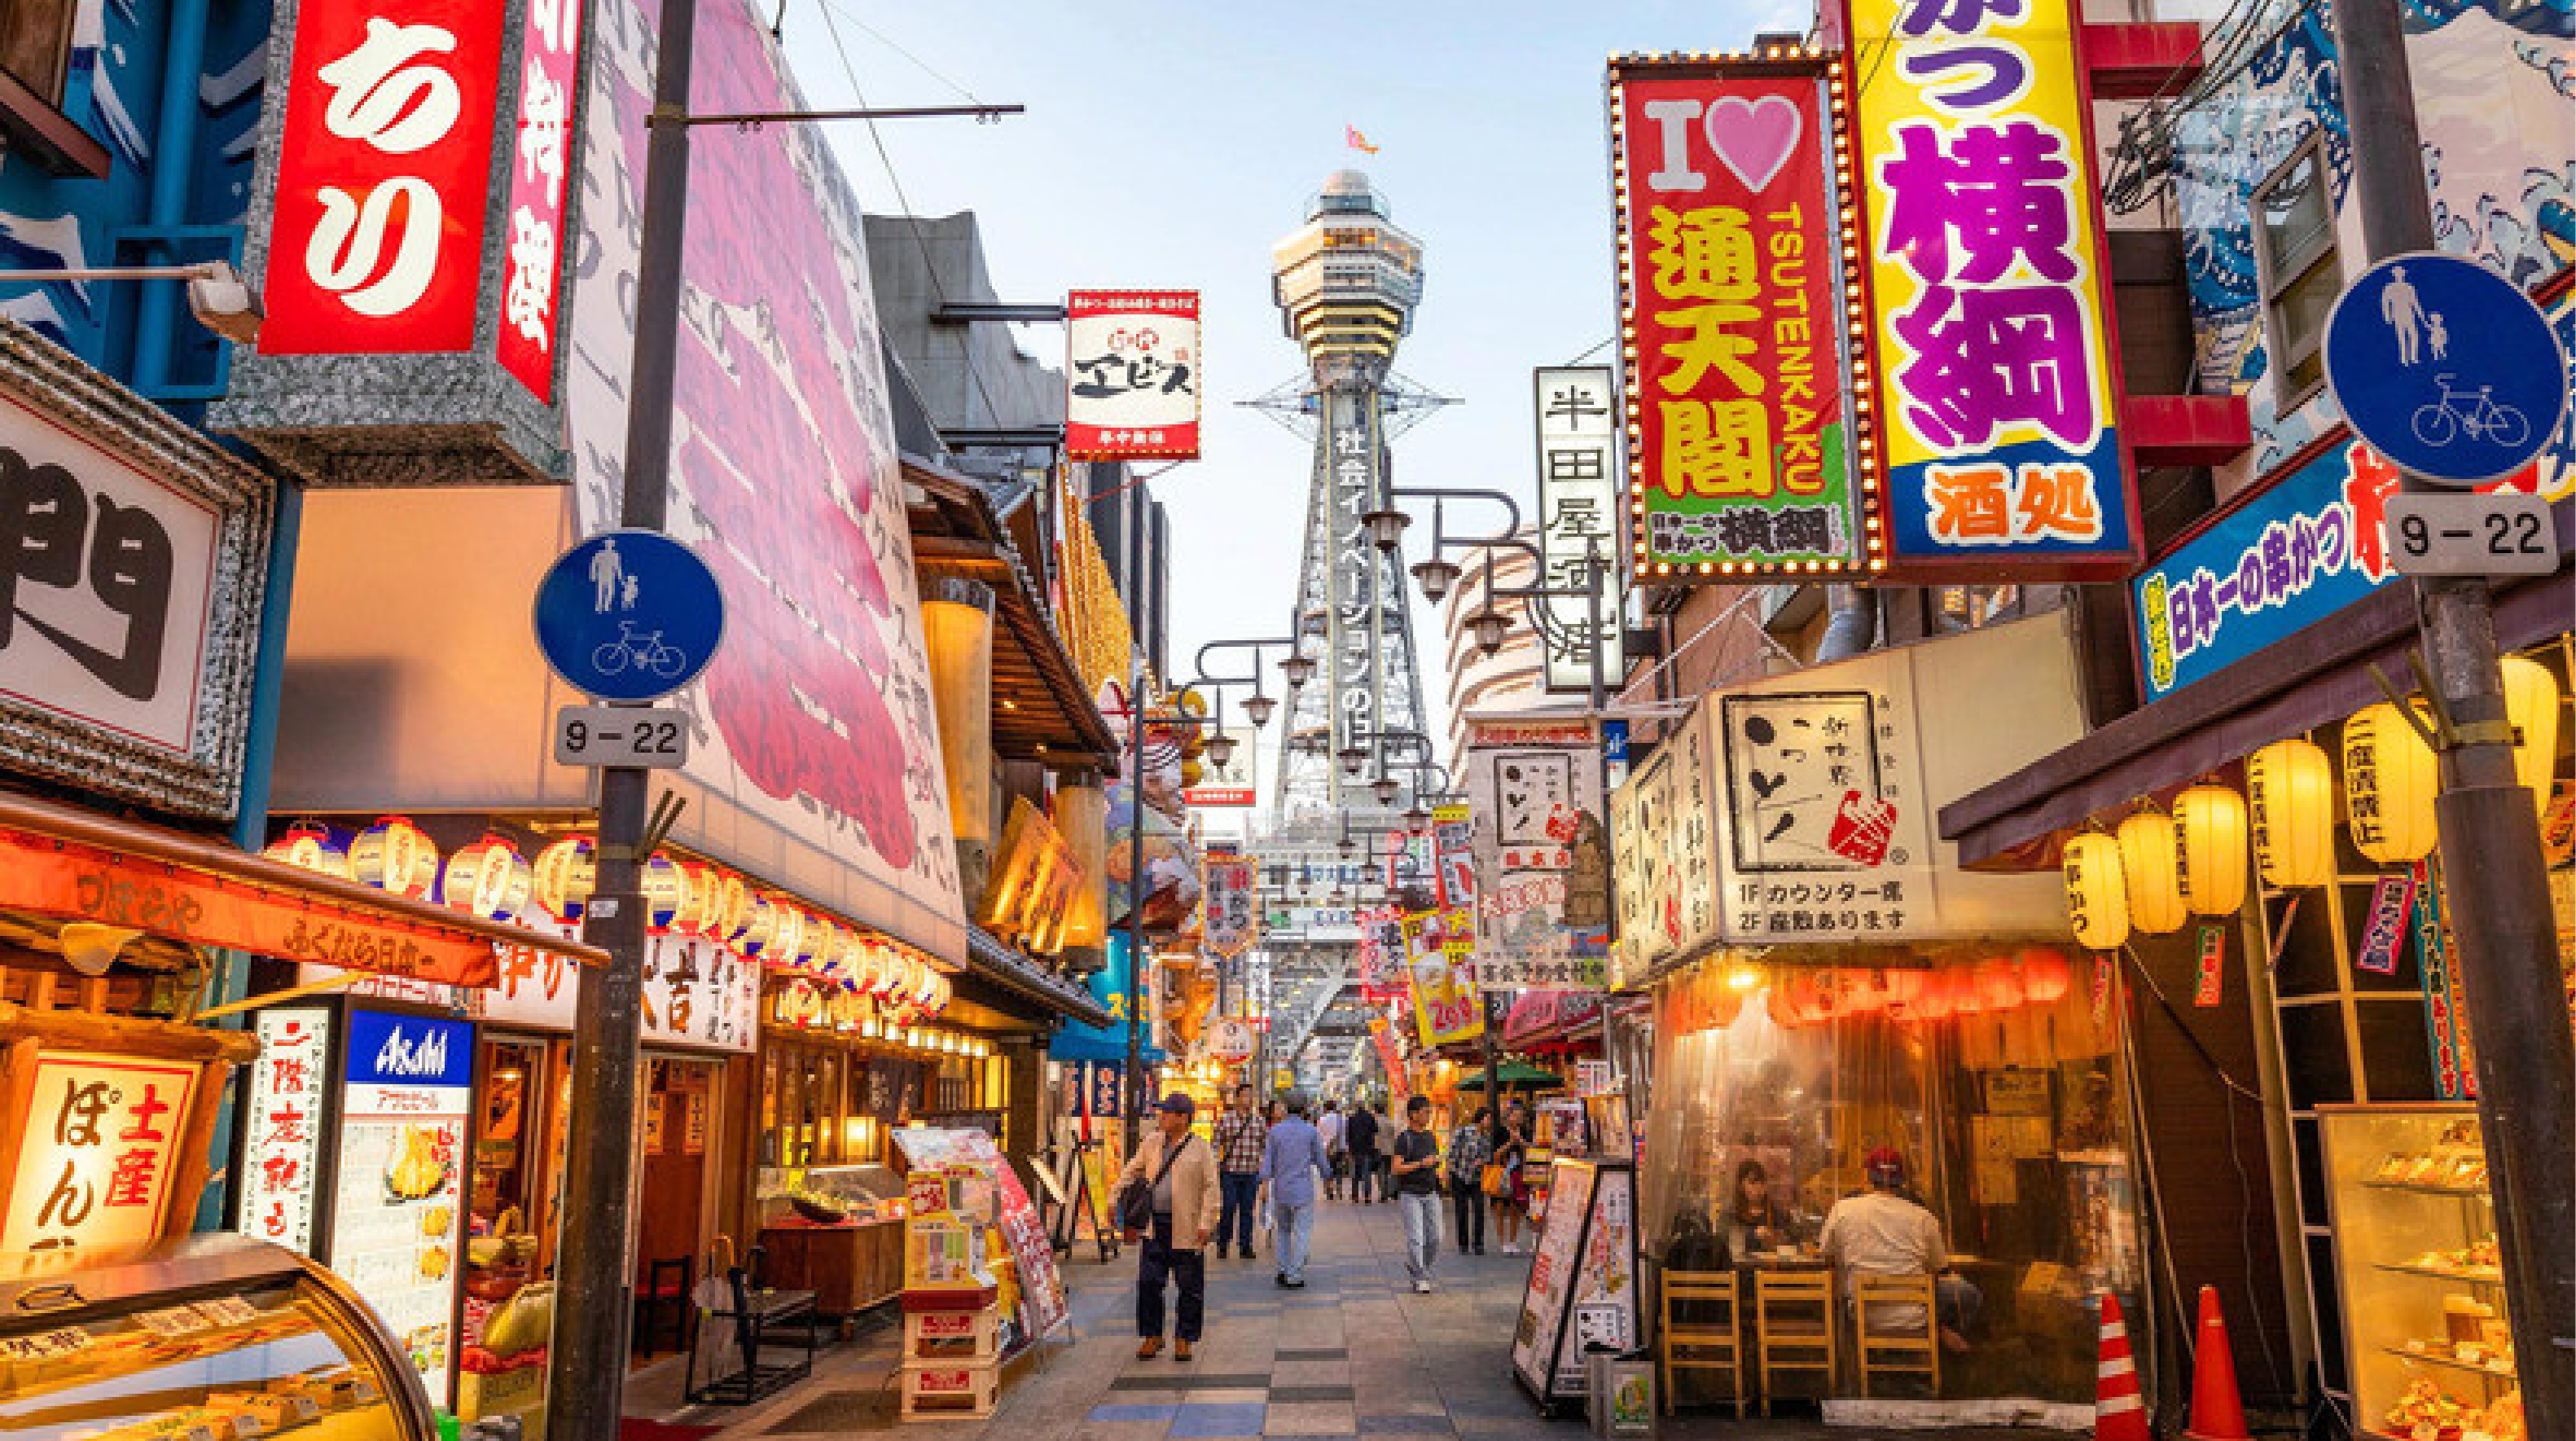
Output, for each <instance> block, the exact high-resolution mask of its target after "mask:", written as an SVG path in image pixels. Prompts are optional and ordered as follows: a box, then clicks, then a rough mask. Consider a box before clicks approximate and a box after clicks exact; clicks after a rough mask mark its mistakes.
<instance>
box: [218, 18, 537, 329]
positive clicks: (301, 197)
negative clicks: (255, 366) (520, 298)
mask: <svg viewBox="0 0 2576 1441" xmlns="http://www.w3.org/2000/svg"><path fill="white" fill-rule="evenodd" d="M507 8H508V7H507V6H506V5H504V4H503V3H502V0H412V3H405V4H400V5H397V4H393V3H390V0H371V3H351V4H335V5H315V4H307V5H304V6H301V7H299V8H298V11H297V14H296V23H295V50H294V58H293V61H292V65H293V69H292V71H291V72H290V78H289V82H288V90H287V93H286V101H285V105H286V112H285V118H284V121H283V124H282V126H281V144H280V146H279V149H278V158H277V203H276V211H275V217H274V220H273V222H272V226H273V229H272V234H271V237H270V243H269V248H268V270H267V274H266V275H265V277H264V278H263V280H262V283H261V287H260V296H261V301H262V303H263V304H264V305H265V307H266V308H267V312H268V318H267V321H266V323H265V324H263V325H262V326H261V328H260V335H259V348H260V350H261V351H262V352H263V353H266V354H270V355H298V354H300V355H313V354H343V355H346V354H381V353H385V352H389V351H435V350H463V349H466V348H467V347H468V346H470V345H472V344H473V343H474V316H475V300H476V296H477V291H478V288H479V285H480V281H481V273H480V271H481V264H482V255H483V228H484V199H485V195H484V187H485V184H486V179H487V172H488V170H489V168H490V163H491V158H492V142H493V130H494V124H493V120H494V116H495V115H496V113H497V112H498V110H499V104H500V79H501V29H502V24H501V22H502V16H503V13H504V11H505V10H506V9H507ZM566 68H567V70H568V69H569V64H568V62H567V66H566Z"/></svg>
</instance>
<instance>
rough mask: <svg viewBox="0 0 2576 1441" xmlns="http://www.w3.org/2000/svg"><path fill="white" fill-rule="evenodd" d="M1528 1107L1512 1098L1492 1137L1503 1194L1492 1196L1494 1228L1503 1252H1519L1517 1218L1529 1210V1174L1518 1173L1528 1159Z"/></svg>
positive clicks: (1519, 1229) (1519, 1224) (1505, 1253)
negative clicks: (1500, 1124) (1502, 1181)
mask: <svg viewBox="0 0 2576 1441" xmlns="http://www.w3.org/2000/svg"><path fill="white" fill-rule="evenodd" d="M1529 1124H1530V1122H1529V1108H1528V1107H1526V1106H1523V1105H1522V1104H1521V1103H1520V1102H1518V1101H1514V1102H1512V1104H1511V1106H1510V1108H1509V1109H1507V1110H1506V1111H1504V1112H1503V1124H1502V1126H1501V1128H1500V1130H1498V1131H1497V1132H1496V1134H1495V1137H1494V1159H1495V1160H1496V1161H1498V1162H1500V1163H1501V1164H1502V1167H1503V1180H1504V1186H1503V1194H1501V1195H1499V1196H1497V1197H1495V1198H1494V1229H1495V1230H1497V1231H1500V1232H1502V1234H1503V1254H1504V1255H1506V1256H1517V1255H1519V1254H1520V1253H1521V1218H1522V1217H1523V1216H1525V1215H1527V1214H1528V1212H1529V1178H1528V1177H1527V1176H1525V1175H1523V1174H1522V1170H1523V1168H1524V1167H1525V1166H1526V1165H1527V1164H1528V1161H1529V1148H1530V1131H1529Z"/></svg>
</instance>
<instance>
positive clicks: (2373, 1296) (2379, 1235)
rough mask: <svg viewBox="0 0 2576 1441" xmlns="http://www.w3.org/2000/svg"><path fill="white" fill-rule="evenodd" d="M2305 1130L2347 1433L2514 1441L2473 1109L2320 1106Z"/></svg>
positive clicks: (2509, 1375)
mask: <svg viewBox="0 0 2576 1441" xmlns="http://www.w3.org/2000/svg"><path fill="white" fill-rule="evenodd" d="M2318 1120H2319V1122H2320V1129H2321V1132H2322V1134H2323V1137H2324V1140H2325V1162H2326V1175H2327V1178H2328V1199H2329V1203H2330V1205H2331V1207H2332V1217H2333V1222H2334V1227H2333V1230H2334V1246H2335V1269H2336V1271H2337V1273H2338V1274H2339V1275H2340V1277H2341V1278H2342V1288H2343V1317H2344V1327H2343V1331H2344V1345H2345V1347H2346V1365H2347V1367H2348V1371H2347V1374H2348V1375H2350V1376H2351V1377H2352V1383H2353V1403H2354V1413H2355V1414H2354V1420H2355V1422H2356V1423H2357V1425H2358V1428H2359V1429H2360V1430H2361V1431H2362V1432H2363V1433H2364V1434H2366V1435H2372V1436H2386V1437H2397V1438H2403V1441H2416V1438H2419V1437H2421V1438H2426V1441H2484V1438H2489V1437H2494V1438H2506V1437H2514V1438H2518V1437H2520V1435H2521V1434H2522V1428H2521V1421H2520V1416H2521V1395H2520V1392H2519V1391H2518V1390H2517V1389H2516V1385H2515V1381H2514V1354H2513V1336H2512V1332H2511V1330H2510V1329H2509V1328H2508V1327H2507V1325H2506V1322H2505V1312H2504V1282H2503V1276H2502V1273H2501V1272H2500V1270H2499V1269H2498V1263H2497V1255H2496V1234H2495V1210H2494V1203H2493V1202H2492V1201H2491V1200H2490V1199H2489V1195H2488V1191H2487V1162H2486V1153H2485V1151H2484V1149H2483V1148H2482V1147H2481V1145H2480V1144H2479V1139H2478V1120H2477V1112H2476V1110H2475V1108H2473V1107H2470V1106H2466V1105H2423V1106H2321V1107H2319V1108H2318Z"/></svg>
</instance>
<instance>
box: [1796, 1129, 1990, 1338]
mask: <svg viewBox="0 0 2576 1441" xmlns="http://www.w3.org/2000/svg"><path fill="white" fill-rule="evenodd" d="M1862 1165H1863V1168H1864V1169H1865V1170H1866V1171H1867V1173H1868V1175H1869V1189H1868V1190H1866V1191H1863V1192H1861V1193H1860V1194H1858V1195H1854V1196H1845V1197H1844V1198H1842V1199H1841V1200H1839V1201H1836V1202H1835V1203H1834V1209H1833V1210H1832V1211H1831V1212H1829V1213H1827V1214H1826V1216H1825V1230H1824V1234H1823V1235H1822V1236H1821V1237H1820V1238H1818V1239H1819V1244H1820V1246H1821V1248H1822V1249H1823V1251H1824V1253H1825V1255H1826V1257H1827V1258H1828V1259H1829V1260H1831V1261H1832V1262H1833V1263H1834V1266H1835V1268H1836V1269H1837V1270H1839V1271H1840V1272H1841V1273H1842V1274H1843V1276H1844V1277H1845V1278H1846V1280H1845V1284H1846V1285H1848V1284H1849V1280H1848V1278H1849V1277H1851V1276H1853V1275H1855V1274H1857V1275H1863V1276H1930V1277H1932V1278H1934V1279H1933V1293H1934V1297H1935V1302H1936V1304H1937V1305H1938V1306H1939V1308H1940V1312H1941V1317H1940V1320H1941V1326H1940V1335H1941V1349H1943V1350H1945V1351H1953V1352H1957V1351H1965V1350H1967V1349H1968V1337H1967V1330H1968V1327H1969V1326H1971V1325H1972V1324H1974V1323H1975V1321H1976V1319H1977V1310H1978V1308H1979V1307H1981V1306H1983V1305H1984V1304H1985V1293H1984V1292H1982V1291H1979V1290H1978V1289H1977V1287H1976V1284H1975V1283H1974V1282H1972V1281H1970V1280H1969V1279H1968V1278H1967V1277H1965V1276H1961V1275H1958V1274H1956V1273H1954V1272H1953V1271H1951V1270H1950V1259H1949V1253H1948V1252H1947V1251H1946V1250H1945V1249H1944V1248H1943V1246H1942V1243H1941V1218H1940V1217H1938V1216H1935V1215H1933V1214H1932V1212H1931V1211H1930V1210H1929V1209H1928V1208H1927V1207H1925V1206H1924V1205H1923V1203H1922V1202H1920V1201H1916V1200H1914V1199H1912V1198H1911V1197H1910V1196H1908V1195H1907V1194H1906V1190H1907V1188H1906V1184H1905V1157H1904V1156H1903V1155H1902V1154H1901V1153H1899V1152H1898V1151H1897V1149H1896V1148H1895V1147H1893V1146H1880V1147H1878V1148H1877V1149H1875V1150H1873V1151H1871V1152H1870V1153H1869V1155H1868V1156H1867V1157H1866V1158H1865V1159H1864V1161H1863V1162H1862ZM1921 1312H1922V1308H1921V1307H1918V1306H1903V1307H1897V1306H1891V1307H1888V1308H1887V1314H1886V1315H1885V1316H1884V1317H1883V1318H1882V1317H1876V1316H1874V1317H1873V1318H1872V1320H1873V1322H1876V1321H1879V1320H1882V1319H1883V1320H1884V1321H1885V1323H1886V1325H1887V1327H1888V1328H1889V1329H1891V1330H1917V1329H1919V1328H1921V1327H1922V1326H1923V1325H1924V1324H1925V1322H1926V1319H1927V1318H1926V1317H1924V1316H1923V1315H1922V1314H1921ZM1908 1313H1911V1314H1908Z"/></svg>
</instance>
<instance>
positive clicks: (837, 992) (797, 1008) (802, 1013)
mask: <svg viewBox="0 0 2576 1441" xmlns="http://www.w3.org/2000/svg"><path fill="white" fill-rule="evenodd" d="M929 1014H930V1013H929V1011H928V1010H927V1009H925V1008H923V1007H920V1006H917V1005H914V1004H911V1003H910V1002H908V1001H905V1002H892V1001H889V1002H887V1003H886V1004H884V1005H879V1004H875V1003H872V1002H871V1000H870V998H869V995H868V993H867V992H865V991H862V990H857V989H850V988H843V987H839V986H834V985H830V984H820V985H818V984H816V982H815V980H814V979H812V978H809V977H805V976H798V977H796V978H794V979H793V980H790V981H788V982H787V983H786V984H785V985H783V986H781V987H779V988H778V990H777V991H775V992H774V993H773V994H772V997H771V1000H770V1018H771V1019H772V1020H774V1021H776V1022H777V1023H778V1024H779V1025H782V1026H786V1027H789V1028H791V1029H794V1030H800V1031H837V1032H839V1033H841V1034H843V1035H847V1036H855V1037H857V1038H858V1039H860V1040H867V1041H882V1042H884V1043H886V1044H887V1045H890V1046H909V1047H911V1048H912V1049H914V1050H918V1051H930V1052H935V1053H938V1054H941V1055H950V1056H964V1057H967V1058H969V1059H973V1060H982V1059H984V1058H985V1057H988V1056H990V1055H992V1054H993V1046H992V1043H991V1042H990V1041H985V1040H980V1039H978V1038H976V1037H973V1036H968V1035H965V1034H963V1033H961V1032H956V1031H943V1030H940V1029H938V1028H937V1027H933V1026H924V1025H921V1024H920V1022H921V1021H923V1020H925V1019H927V1018H928V1016H929Z"/></svg>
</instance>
